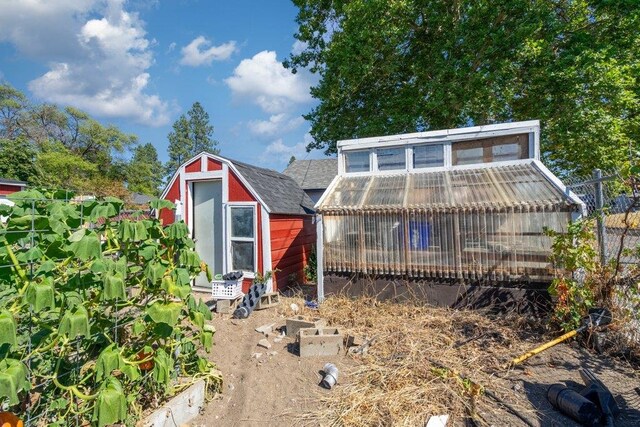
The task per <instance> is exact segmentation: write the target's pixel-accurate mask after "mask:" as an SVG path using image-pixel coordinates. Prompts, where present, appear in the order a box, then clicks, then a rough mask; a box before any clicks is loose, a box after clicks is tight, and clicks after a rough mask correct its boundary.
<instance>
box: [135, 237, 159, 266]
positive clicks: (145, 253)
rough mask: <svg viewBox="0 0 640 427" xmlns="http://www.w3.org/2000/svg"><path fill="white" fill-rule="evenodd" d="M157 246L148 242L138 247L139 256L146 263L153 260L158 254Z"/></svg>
mask: <svg viewBox="0 0 640 427" xmlns="http://www.w3.org/2000/svg"><path fill="white" fill-rule="evenodd" d="M156 250H157V245H156V244H155V243H154V242H153V241H151V240H147V241H146V242H144V244H142V245H140V246H139V247H138V256H140V257H141V258H142V259H144V260H145V261H149V260H151V259H153V257H154V256H155V254H156Z"/></svg>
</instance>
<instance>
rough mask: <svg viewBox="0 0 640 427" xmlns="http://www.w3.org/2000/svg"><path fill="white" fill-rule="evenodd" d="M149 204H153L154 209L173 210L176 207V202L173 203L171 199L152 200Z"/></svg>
mask: <svg viewBox="0 0 640 427" xmlns="http://www.w3.org/2000/svg"><path fill="white" fill-rule="evenodd" d="M149 206H151V208H152V209H171V210H173V209H175V208H176V205H175V204H173V203H172V202H170V201H169V200H164V199H155V200H151V201H150V202H149Z"/></svg>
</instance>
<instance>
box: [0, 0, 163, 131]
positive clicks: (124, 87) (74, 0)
mask: <svg viewBox="0 0 640 427" xmlns="http://www.w3.org/2000/svg"><path fill="white" fill-rule="evenodd" d="M90 16H91V17H93V19H90V18H89V17H90ZM0 41H9V42H11V43H13V44H14V46H15V47H16V49H17V50H18V51H19V52H20V53H21V54H23V55H25V56H27V57H30V58H33V59H35V60H38V61H41V62H44V63H46V64H47V65H48V66H49V68H50V70H49V71H47V72H46V73H45V74H44V75H42V76H40V77H38V78H36V79H35V80H32V81H31V82H30V83H29V89H30V90H31V91H32V92H33V94H34V95H35V96H37V97H38V98H40V99H43V100H45V101H48V102H55V103H60V104H68V105H73V106H75V107H78V108H80V109H83V110H85V111H87V112H89V113H91V114H94V115H97V116H104V117H123V118H130V119H133V120H135V121H137V122H140V123H143V124H148V125H164V124H166V123H168V122H169V114H168V105H167V103H166V102H165V101H163V100H162V99H160V97H158V96H157V95H153V94H149V93H148V91H147V89H148V84H149V80H150V75H149V73H148V69H149V68H150V67H151V65H152V64H153V53H152V51H151V46H152V45H153V43H154V41H153V40H149V39H148V38H147V37H146V32H145V30H144V23H143V22H142V21H141V20H140V19H139V18H138V15H137V14H136V13H130V12H127V11H126V10H124V1H123V0H58V1H55V2H51V1H46V0H24V1H12V2H9V4H8V5H3V12H2V14H0Z"/></svg>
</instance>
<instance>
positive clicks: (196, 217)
mask: <svg viewBox="0 0 640 427" xmlns="http://www.w3.org/2000/svg"><path fill="white" fill-rule="evenodd" d="M192 191H193V238H194V239H195V241H196V252H198V255H200V258H201V259H202V260H203V261H204V262H206V263H207V264H208V265H209V269H210V270H211V273H213V274H214V275H215V274H221V273H223V271H222V251H223V247H224V246H223V237H222V181H220V180H217V181H202V182H194V183H193V187H192ZM195 285H196V286H197V287H199V288H206V289H211V284H210V283H208V282H207V278H206V276H205V275H204V274H200V275H199V276H198V277H197V278H196V283H195Z"/></svg>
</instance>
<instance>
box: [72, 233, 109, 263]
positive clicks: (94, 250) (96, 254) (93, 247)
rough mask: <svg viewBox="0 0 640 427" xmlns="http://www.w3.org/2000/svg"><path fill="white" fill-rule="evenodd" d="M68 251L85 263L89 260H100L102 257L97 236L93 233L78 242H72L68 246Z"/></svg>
mask: <svg viewBox="0 0 640 427" xmlns="http://www.w3.org/2000/svg"><path fill="white" fill-rule="evenodd" d="M69 250H70V251H71V252H73V254H74V255H75V256H76V257H78V258H79V259H81V260H82V261H87V260H89V259H91V258H100V256H101V255H102V250H101V246H100V239H98V235H97V234H96V233H94V232H93V231H90V232H88V233H87V234H85V235H84V236H82V238H80V240H78V241H74V242H72V243H71V244H70V245H69Z"/></svg>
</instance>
